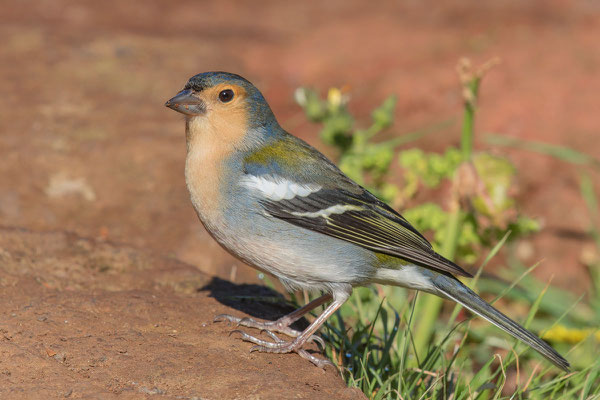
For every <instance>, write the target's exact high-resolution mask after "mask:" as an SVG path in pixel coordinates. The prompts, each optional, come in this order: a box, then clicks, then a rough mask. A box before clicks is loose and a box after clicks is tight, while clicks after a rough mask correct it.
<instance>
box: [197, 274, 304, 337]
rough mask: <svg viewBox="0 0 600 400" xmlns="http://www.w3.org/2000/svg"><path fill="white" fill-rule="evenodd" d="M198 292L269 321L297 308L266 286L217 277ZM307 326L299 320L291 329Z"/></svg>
mask: <svg viewBox="0 0 600 400" xmlns="http://www.w3.org/2000/svg"><path fill="white" fill-rule="evenodd" d="M198 292H208V293H209V296H210V297H212V298H214V299H215V300H217V301H218V302H219V303H221V304H223V305H225V306H227V307H229V308H233V309H235V310H238V311H241V312H243V313H245V314H248V315H249V316H250V317H252V318H258V319H263V320H269V321H275V320H276V319H278V318H280V317H283V316H284V315H286V314H289V313H291V312H292V311H294V310H295V309H296V308H298V307H299V306H298V305H294V304H293V303H292V302H291V301H289V300H287V299H286V298H285V297H284V296H283V295H281V294H280V293H278V292H276V291H275V290H273V289H271V288H268V287H266V286H261V285H256V284H247V283H242V284H236V283H233V282H230V281H227V280H224V279H220V278H217V277H214V278H212V279H211V281H210V282H209V283H208V284H206V285H204V286H203V287H201V288H199V289H198ZM236 316H238V317H240V315H236ZM308 325H309V324H308V321H307V320H306V319H304V318H301V319H300V320H298V321H297V322H295V323H294V324H292V328H294V329H299V330H303V329H305V328H306V327H307V326H308Z"/></svg>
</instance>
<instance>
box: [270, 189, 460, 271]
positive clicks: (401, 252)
mask: <svg viewBox="0 0 600 400" xmlns="http://www.w3.org/2000/svg"><path fill="white" fill-rule="evenodd" d="M261 203H262V206H263V207H264V208H265V210H266V211H267V212H268V213H269V214H271V215H272V216H274V217H277V218H280V219H283V220H285V221H287V222H289V223H291V224H294V225H297V226H300V227H303V228H306V229H310V230H313V231H316V232H320V233H323V234H326V235H329V236H333V237H335V238H338V239H342V240H345V241H347V242H350V243H354V244H356V245H358V246H361V247H364V248H366V249H369V250H373V251H376V252H380V253H384V254H388V255H391V256H395V257H399V258H401V259H403V260H407V261H410V262H412V263H414V264H416V265H420V266H422V267H425V268H429V269H433V270H436V271H438V272H442V273H446V274H448V273H449V274H456V275H463V276H468V277H470V276H471V274H469V273H468V272H466V271H465V270H463V269H462V268H461V267H459V266H458V265H456V264H454V263H453V262H452V261H450V260H447V259H445V258H444V257H442V256H441V255H439V254H437V253H436V252H435V251H434V250H433V249H432V247H431V244H430V243H429V242H428V241H427V240H426V239H425V238H424V237H423V235H421V234H420V233H419V232H418V231H417V230H416V229H415V228H414V227H413V226H412V225H410V223H409V222H408V221H407V220H406V219H404V217H402V216H401V215H400V214H399V213H397V212H396V211H394V210H393V209H392V208H391V207H389V206H388V205H387V204H385V203H383V202H381V201H379V200H378V199H377V198H375V196H373V195H372V194H370V193H369V192H367V191H366V190H365V191H363V192H362V193H361V194H356V193H350V192H347V191H344V190H340V189H321V190H319V191H318V192H314V193H311V194H310V195H308V196H305V197H301V196H296V197H294V198H292V199H290V200H280V201H269V200H263V201H261ZM335 206H349V207H348V208H347V210H346V211H344V212H342V211H340V210H338V211H337V212H331V213H325V214H328V215H325V214H319V212H321V211H323V210H327V209H328V208H330V207H335ZM311 213H312V215H310V214H311ZM307 214H308V215H307Z"/></svg>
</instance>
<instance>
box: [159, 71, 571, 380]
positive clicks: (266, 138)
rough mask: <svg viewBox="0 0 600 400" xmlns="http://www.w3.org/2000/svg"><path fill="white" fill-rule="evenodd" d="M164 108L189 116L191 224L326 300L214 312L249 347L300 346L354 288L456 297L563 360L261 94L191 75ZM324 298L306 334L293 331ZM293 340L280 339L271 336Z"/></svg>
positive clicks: (221, 77) (211, 76)
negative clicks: (264, 311)
mask: <svg viewBox="0 0 600 400" xmlns="http://www.w3.org/2000/svg"><path fill="white" fill-rule="evenodd" d="M166 106H167V107H169V108H171V109H173V110H175V111H178V112H180V113H182V114H184V115H185V133H186V143H187V157H186V163H185V179H186V183H187V187H188V189H189V192H190V195H191V200H192V203H193V205H194V208H195V209H196V212H197V214H198V217H199V218H200V221H202V224H204V227H205V228H206V230H207V231H208V232H209V233H210V234H211V235H212V237H213V238H214V239H215V240H216V241H217V242H219V244H220V245H221V246H223V247H224V248H225V250H227V251H228V252H230V253H231V254H233V255H234V256H236V257H237V258H239V259H240V260H242V261H244V262H245V263H247V264H249V265H251V266H253V267H255V268H257V269H259V270H261V271H265V272H268V273H270V274H272V275H274V276H276V277H277V278H279V279H280V280H281V282H282V283H283V285H284V286H285V287H286V288H287V289H289V290H294V289H306V290H310V291H321V292H322V293H324V294H323V295H322V296H321V297H319V298H317V299H316V300H313V301H311V302H310V303H308V304H306V305H305V306H304V307H302V308H300V309H298V310H296V311H294V312H293V313H291V314H289V315H286V316H284V317H282V318H280V319H278V320H277V321H271V322H259V321H255V320H252V319H249V318H243V319H240V318H236V317H234V316H231V315H220V316H217V317H216V320H228V321H231V322H234V323H237V324H239V325H242V326H247V327H252V328H258V329H263V330H265V331H266V332H267V333H268V335H269V336H270V337H271V338H272V339H273V341H266V340H262V339H259V338H256V337H253V336H250V335H249V334H247V333H244V332H241V331H239V332H240V333H241V335H242V338H243V339H244V340H246V341H249V342H252V343H254V344H255V346H254V347H253V348H252V350H257V351H261V352H271V353H288V352H297V353H298V354H299V355H301V356H302V357H304V358H307V359H308V360H310V361H311V362H313V363H314V364H316V365H318V366H321V367H323V366H324V365H325V364H327V363H328V362H327V361H325V360H322V359H319V358H317V357H315V356H313V355H311V354H309V353H308V352H307V351H306V350H304V349H303V346H304V344H305V343H306V342H307V341H309V340H318V341H321V339H320V338H318V337H316V336H314V333H315V332H316V331H317V329H319V327H320V326H321V325H322V324H323V323H324V322H325V320H326V319H327V318H328V317H329V316H331V315H332V314H333V313H334V312H335V311H336V310H337V309H338V308H339V307H340V306H341V305H342V304H343V303H344V302H345V301H346V300H347V299H348V297H349V296H350V294H351V293H352V288H353V287H354V286H363V285H367V284H369V283H381V284H388V285H397V286H403V287H406V288H409V289H417V290H421V291H424V292H427V293H432V294H434V295H437V296H441V297H443V298H446V299H450V300H453V301H455V302H457V303H459V304H461V305H462V306H464V307H466V308H467V309H469V310H470V311H472V312H473V313H475V314H477V315H479V316H481V317H483V318H485V319H486V320H488V321H489V322H491V323H492V324H494V325H496V326H497V327H499V328H500V329H502V330H504V331H506V332H507V333H509V334H510V335H512V336H514V337H515V338H517V339H519V340H522V341H523V342H525V343H527V344H528V345H529V346H531V347H532V348H534V349H535V350H537V351H538V352H539V353H540V354H542V355H543V356H544V357H546V358H547V359H548V360H549V361H550V362H552V363H553V364H555V365H556V366H557V367H559V368H561V369H563V370H568V368H569V363H568V362H567V361H566V360H565V359H564V358H563V357H562V356H561V355H560V354H558V353H557V352H556V351H555V350H554V349H553V348H552V347H550V346H549V345H548V344H546V343H545V342H544V341H542V340H541V339H540V338H538V337H537V336H536V335H534V334H533V333H531V332H529V331H528V330H526V329H525V328H523V327H521V326H520V325H519V324H517V323H516V322H514V321H513V320H511V319H510V318H508V317H507V316H506V315H504V314H502V313H501V312H500V311H498V310H496V309H495V308H494V307H492V306H491V305H489V304H487V303H486V302H485V301H484V300H483V299H481V298H480V297H479V296H478V295H477V294H476V293H474V292H473V291H472V290H470V289H469V288H468V287H466V286H465V285H463V284H462V283H461V282H460V281H459V280H458V279H456V278H455V277H454V275H459V276H466V277H469V276H471V275H470V274H469V273H468V272H466V271H465V270H463V269H462V268H461V267H459V266H458V265H456V264H455V263H453V262H452V261H449V260H447V259H445V258H444V257H442V256H441V255H439V254H437V253H436V252H435V251H434V250H433V249H432V247H431V245H430V244H429V242H428V241H427V240H426V239H425V238H424V237H423V236H422V235H421V234H420V233H419V232H418V231H417V230H416V229H415V228H414V227H413V226H412V225H411V224H410V223H409V222H408V221H407V220H406V219H405V218H404V217H402V215H400V214H399V213H398V212H396V211H395V210H393V209H392V208H391V207H389V206H388V205H387V204H385V203H383V202H381V201H380V200H378V199H377V198H376V197H375V196H374V195H372V194H371V193H369V192H368V191H367V190H365V189H364V188H362V187H361V186H359V185H358V184H356V183H355V182H354V181H352V180H351V179H350V178H348V177H347V176H346V175H344V173H343V172H341V171H340V170H339V169H338V168H337V167H336V166H335V165H334V164H333V163H332V162H331V161H329V160H328V159H327V158H326V157H325V156H324V155H323V154H321V153H320V152H318V151H317V150H315V149H314V148H313V147H311V146H309V145H308V144H307V143H305V142H303V141H302V140H300V139H298V138H297V137H295V136H292V135H290V134H289V133H287V132H286V131H285V130H284V129H283V128H281V126H280V125H279V123H278V122H277V120H276V119H275V116H274V115H273V112H272V111H271V108H270V107H269V104H268V103H267V101H266V100H265V99H264V97H263V95H262V94H261V93H260V91H259V90H258V89H257V88H256V87H255V86H254V85H252V83H250V82H248V81H247V80H246V79H244V78H242V77H241V76H239V75H235V74H230V73H226V72H206V73H202V74H198V75H195V76H193V77H192V78H190V80H189V81H188V82H187V84H186V85H185V87H184V88H183V90H182V91H181V92H179V93H178V94H177V95H176V96H175V97H173V98H172V99H170V100H169V101H167V103H166ZM328 301H331V304H330V305H328V306H327V307H326V308H325V310H324V311H323V313H322V314H321V315H320V316H319V317H317V318H316V319H315V320H314V321H313V322H312V323H311V324H310V325H309V326H308V328H306V329H305V330H304V331H302V332H300V331H296V330H294V329H292V328H291V327H290V325H291V324H292V323H293V322H295V321H297V320H298V319H300V318H301V317H302V316H303V315H304V314H305V313H307V312H309V311H310V310H312V309H314V308H316V307H317V306H320V305H322V304H324V303H326V302H328ZM273 332H278V333H283V334H285V335H289V336H291V337H293V338H294V339H293V340H290V341H284V340H282V339H280V338H278V337H277V336H276V335H275V333H273Z"/></svg>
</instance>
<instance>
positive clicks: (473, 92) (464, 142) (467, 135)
mask: <svg viewBox="0 0 600 400" xmlns="http://www.w3.org/2000/svg"><path fill="white" fill-rule="evenodd" d="M480 79H481V78H473V80H471V81H470V82H469V83H468V84H467V85H466V87H465V89H467V90H468V93H469V95H468V96H467V98H465V112H464V115H463V127H462V134H461V137H460V145H461V150H462V153H463V160H465V161H468V160H470V159H471V155H472V154H473V137H474V135H473V130H474V123H475V106H476V104H477V93H478V91H479V81H480Z"/></svg>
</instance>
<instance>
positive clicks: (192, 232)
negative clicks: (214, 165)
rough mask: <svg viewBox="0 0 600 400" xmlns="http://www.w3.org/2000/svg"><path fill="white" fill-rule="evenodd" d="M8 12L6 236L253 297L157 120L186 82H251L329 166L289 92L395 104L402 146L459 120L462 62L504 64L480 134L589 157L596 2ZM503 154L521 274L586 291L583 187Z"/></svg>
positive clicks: (167, 114)
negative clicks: (119, 246) (519, 211)
mask: <svg viewBox="0 0 600 400" xmlns="http://www.w3.org/2000/svg"><path fill="white" fill-rule="evenodd" d="M136 3H137V4H136ZM1 8H2V16H1V17H0V18H1V20H2V23H1V24H0V33H1V35H0V37H1V38H2V39H0V42H1V43H2V45H1V46H0V54H1V55H2V60H3V62H2V63H1V65H0V68H1V70H0V76H2V79H1V80H0V92H1V93H2V95H1V96H0V121H2V123H1V125H0V155H1V157H0V223H1V224H2V225H5V226H20V227H25V228H30V229H34V230H44V231H47V230H68V231H74V232H77V233H79V234H81V235H83V236H88V237H96V238H101V239H103V240H109V241H113V242H120V243H128V244H131V245H134V246H136V247H140V248H147V249H150V250H151V251H154V252H157V253H161V254H169V255H172V256H173V257H176V258H178V259H181V260H184V261H187V262H190V263H192V264H194V265H196V266H198V268H200V269H202V270H204V271H208V272H210V273H215V274H217V275H219V276H222V277H226V278H232V277H235V279H237V280H238V281H239V280H248V279H253V277H254V276H255V272H254V270H249V269H245V268H246V267H243V266H242V265H241V264H240V262H238V261H236V260H234V259H233V258H231V257H230V256H228V255H226V254H225V253H224V252H223V251H222V250H220V248H218V245H217V244H215V243H214V242H213V241H212V239H211V238H210V237H209V236H208V234H206V233H205V232H204V230H203V228H202V226H201V224H200V223H199V221H198V220H197V219H196V217H195V215H194V211H193V209H192V207H191V204H190V202H189V199H188V194H187V191H186V188H185V183H184V179H183V163H184V157H185V143H184V135H183V130H184V125H183V120H182V118H181V117H180V116H178V115H176V114H175V113H173V112H171V111H170V110H168V109H166V108H165V107H164V106H163V104H164V102H165V100H167V99H168V98H170V97H172V96H173V95H174V94H175V93H177V91H178V90H179V89H180V88H181V87H182V86H183V84H184V83H185V82H186V80H187V79H188V78H189V77H190V76H192V75H194V74H196V73H199V72H204V71H209V70H225V71H229V72H235V73H238V74H241V75H243V76H245V77H246V78H248V79H249V80H251V81H252V82H254V83H255V84H256V85H257V86H258V87H259V88H260V89H261V90H262V91H263V93H264V95H265V97H266V98H267V100H268V101H269V102H270V104H271V106H272V108H273V109H274V111H275V114H276V115H277V116H278V118H279V121H280V123H281V124H282V125H283V126H284V127H285V128H287V129H288V130H289V131H291V132H292V133H294V134H296V135H298V136H301V137H302V138H304V139H305V140H307V141H308V142H310V143H311V144H313V145H315V146H316V147H318V148H320V149H321V150H323V151H325V152H326V153H328V151H329V150H328V149H324V148H323V145H322V144H321V143H320V142H319V140H318V137H317V132H318V127H317V126H314V125H312V124H310V123H309V122H307V121H306V118H305V117H304V115H303V113H302V111H301V109H300V108H299V107H298V106H297V105H295V104H294V102H293V98H292V94H293V90H294V89H295V88H296V87H298V86H312V87H315V88H319V89H321V90H323V91H324V90H326V89H327V88H329V87H331V86H343V85H348V86H349V87H350V94H351V96H352V103H351V107H352V109H353V110H354V111H355V112H356V114H357V115H358V116H359V117H363V118H365V119H366V118H368V116H369V113H370V110H371V109H372V108H373V107H375V106H376V105H378V104H379V103H380V102H381V101H382V100H383V99H384V98H385V97H387V96H388V95H390V94H396V95H397V96H398V104H397V112H396V125H395V127H394V129H393V132H395V133H402V132H410V131H413V130H416V129H420V128H424V127H427V126H431V125H432V124H435V123H438V122H442V121H445V120H448V119H449V118H456V117H458V116H459V115H460V113H461V109H462V102H461V95H460V89H459V83H458V79H457V76H456V72H455V66H456V64H457V61H458V60H459V58H460V57H463V56H467V57H469V58H471V59H472V60H473V61H474V63H480V62H483V61H485V60H487V59H490V58H492V57H495V56H498V57H500V58H501V60H502V63H501V64H500V66H498V67H496V68H495V69H494V70H493V71H491V72H490V73H489V74H488V75H487V76H486V77H485V79H484V82H483V85H482V88H481V103H480V106H481V109H480V110H479V113H478V115H477V127H476V129H477V131H478V132H479V133H484V132H494V133H501V134H504V135H507V136H511V137H518V138H522V139H533V140H540V141H544V142H548V143H553V144H558V145H567V146H571V147H573V148H575V149H579V150H581V151H585V152H587V153H588V154H591V155H593V156H595V157H598V156H599V155H600V141H599V140H598V135H599V134H600V115H599V112H598V111H599V109H600V108H599V102H598V98H599V97H598V94H599V93H600V73H599V72H600V44H599V42H598V38H600V5H598V3H596V2H594V1H577V2H575V1H571V2H569V1H553V2H547V1H533V2H523V1H518V0H513V1H510V0H507V1H496V2H464V1H447V2H423V1H405V2H377V3H375V2H362V1H348V0H344V1H327V2H322V1H306V2H293V3H292V2H285V3H284V2H279V1H270V2H260V5H258V3H257V2H255V1H243V2H235V3H233V2H219V1H212V2H194V1H185V0H184V1H178V2H164V1H144V2H123V1H112V0H110V1H102V2H98V1H65V0H47V1H14V2H10V1H5V2H3V3H2V6H1ZM458 132H459V120H458V119H457V121H456V123H455V124H454V126H453V127H452V128H448V129H446V130H444V131H443V132H441V133H436V134H434V135H430V136H428V137H427V138H425V139H422V140H420V141H418V142H416V143H415V144H412V145H416V146H419V147H421V148H423V149H426V150H440V149H442V148H444V146H446V145H448V144H450V143H457V142H458V141H459V133H458ZM478 142H479V143H478V146H480V147H481V146H487V145H486V144H485V143H483V141H482V137H481V136H479V138H478ZM497 151H498V152H500V153H502V154H506V155H507V156H508V157H510V159H511V160H512V161H513V162H514V163H515V164H516V166H517V167H518V169H519V171H520V176H519V180H520V184H521V191H520V193H521V194H520V198H521V203H522V206H523V211H524V212H525V213H526V214H528V215H530V216H534V217H538V218H540V219H541V220H542V221H543V222H544V229H543V230H542V232H541V233H540V234H538V235H536V236H535V237H534V238H532V239H531V240H529V241H528V242H527V243H526V247H525V250H524V251H523V252H521V253H522V256H523V261H524V262H525V263H527V264H528V265H531V264H533V263H534V262H535V261H538V260H540V259H542V258H543V259H544V261H543V263H542V265H541V266H540V267H539V268H538V270H537V271H536V274H538V275H539V276H540V277H542V278H544V279H547V278H548V277H549V276H550V275H552V274H555V275H557V278H558V277H559V278H560V279H557V280H556V281H555V282H554V283H556V284H558V285H561V286H563V287H571V288H578V290H579V289H582V288H585V287H586V282H587V274H586V272H585V269H584V268H582V266H581V262H580V257H581V254H582V252H583V251H585V248H586V246H590V245H591V244H592V243H591V241H590V240H589V239H588V238H587V237H586V236H585V232H586V229H587V227H588V224H589V218H590V216H589V215H588V212H587V211H586V209H585V207H584V203H583V200H582V199H581V196H580V194H579V187H578V172H577V169H576V168H574V167H572V166H570V165H567V164H565V163H562V162H560V161H558V160H556V159H553V158H550V157H546V156H541V155H536V154H533V153H529V152H524V151H520V150H510V149H506V148H500V149H498V150H497ZM328 154H331V153H328ZM593 176H594V179H596V182H595V183H596V189H597V190H598V189H599V186H598V179H597V178H598V175H597V173H596V174H595V175H593ZM437 201H439V202H440V203H443V201H444V199H438V200H437ZM494 267H495V266H494V265H491V266H490V268H491V269H493V268H494Z"/></svg>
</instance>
